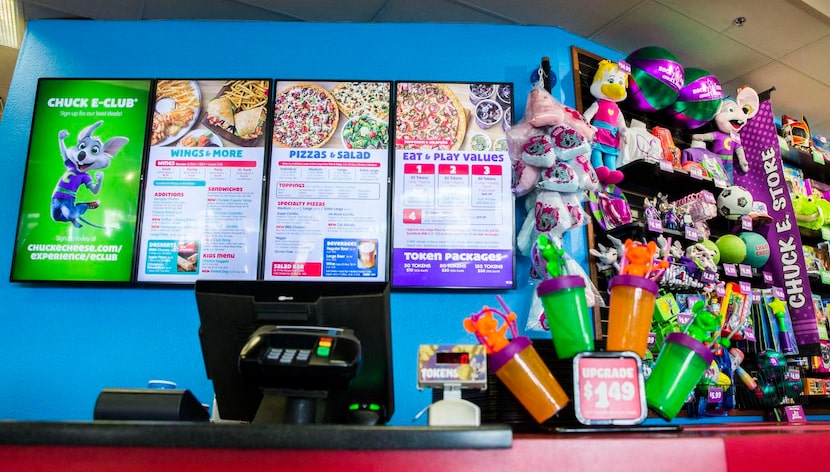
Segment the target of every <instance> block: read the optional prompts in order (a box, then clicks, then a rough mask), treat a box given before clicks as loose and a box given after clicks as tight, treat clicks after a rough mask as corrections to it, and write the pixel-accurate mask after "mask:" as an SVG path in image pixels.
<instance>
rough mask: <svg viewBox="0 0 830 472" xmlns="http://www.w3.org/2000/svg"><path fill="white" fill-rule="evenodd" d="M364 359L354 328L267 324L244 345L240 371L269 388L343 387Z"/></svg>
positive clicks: (241, 352)
mask: <svg viewBox="0 0 830 472" xmlns="http://www.w3.org/2000/svg"><path fill="white" fill-rule="evenodd" d="M361 360H362V356H361V348H360V341H359V340H358V339H357V338H356V337H355V335H354V332H353V331H352V330H350V329H343V328H330V327H321V326H276V325H266V326H262V327H260V328H259V329H257V330H256V331H254V333H253V334H251V336H250V337H249V338H248V342H247V343H245V345H244V346H243V347H242V350H241V351H240V353H239V372H240V374H242V375H243V376H245V377H247V378H251V379H254V380H255V381H257V382H258V383H259V385H260V386H262V387H265V388H277V389H292V390H309V391H329V390H342V389H346V388H348V386H349V382H351V380H352V379H353V378H354V377H355V375H356V374H357V371H358V369H359V368H360V364H361Z"/></svg>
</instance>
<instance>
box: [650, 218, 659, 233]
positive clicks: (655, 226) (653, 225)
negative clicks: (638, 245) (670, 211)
mask: <svg viewBox="0 0 830 472" xmlns="http://www.w3.org/2000/svg"><path fill="white" fill-rule="evenodd" d="M646 222H647V223H648V230H649V231H651V232H652V233H662V232H663V222H662V221H660V220H658V219H655V218H649V219H648V220H647V221H646Z"/></svg>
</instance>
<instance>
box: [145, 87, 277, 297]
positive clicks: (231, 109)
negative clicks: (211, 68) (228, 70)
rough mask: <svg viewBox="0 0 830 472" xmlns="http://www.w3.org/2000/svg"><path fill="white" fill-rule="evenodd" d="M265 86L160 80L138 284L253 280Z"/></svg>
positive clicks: (152, 135) (263, 128)
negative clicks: (144, 282)
mask: <svg viewBox="0 0 830 472" xmlns="http://www.w3.org/2000/svg"><path fill="white" fill-rule="evenodd" d="M269 92H270V81H269V80H247V79H246V80H158V81H157V82H156V90H155V103H154V106H153V118H152V125H151V130H150V138H149V139H150V153H149V159H148V163H147V170H146V176H145V191H144V206H143V213H142V222H141V240H140V245H139V259H138V271H137V275H136V278H137V280H138V281H150V282H185V283H187V282H194V281H195V280H196V278H197V277H198V278H201V279H228V280H230V279H235V280H252V279H256V278H257V270H258V262H259V248H260V228H261V212H262V194H263V183H262V180H263V175H264V163H265V144H264V142H265V137H264V135H263V134H264V130H265V126H266V117H267V111H268V110H267V103H268V98H269Z"/></svg>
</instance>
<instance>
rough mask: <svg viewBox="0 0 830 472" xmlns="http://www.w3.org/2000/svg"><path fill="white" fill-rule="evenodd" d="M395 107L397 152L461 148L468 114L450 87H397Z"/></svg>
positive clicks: (413, 84) (424, 84)
mask: <svg viewBox="0 0 830 472" xmlns="http://www.w3.org/2000/svg"><path fill="white" fill-rule="evenodd" d="M396 104H397V109H396V112H395V133H396V134H395V144H396V148H398V149H446V150H453V151H454V150H458V149H460V148H461V145H462V144H463V143H464V137H465V135H466V133H467V112H466V110H465V109H464V108H463V107H462V105H461V101H460V100H459V99H458V96H457V95H456V94H455V93H454V92H453V91H452V90H450V88H449V87H447V86H446V85H444V84H436V83H429V82H403V83H399V84H398V87H397V99H396Z"/></svg>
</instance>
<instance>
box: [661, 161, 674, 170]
mask: <svg viewBox="0 0 830 472" xmlns="http://www.w3.org/2000/svg"><path fill="white" fill-rule="evenodd" d="M660 170H662V171H663V172H674V166H673V165H672V162H671V161H667V160H666V159H660Z"/></svg>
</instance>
